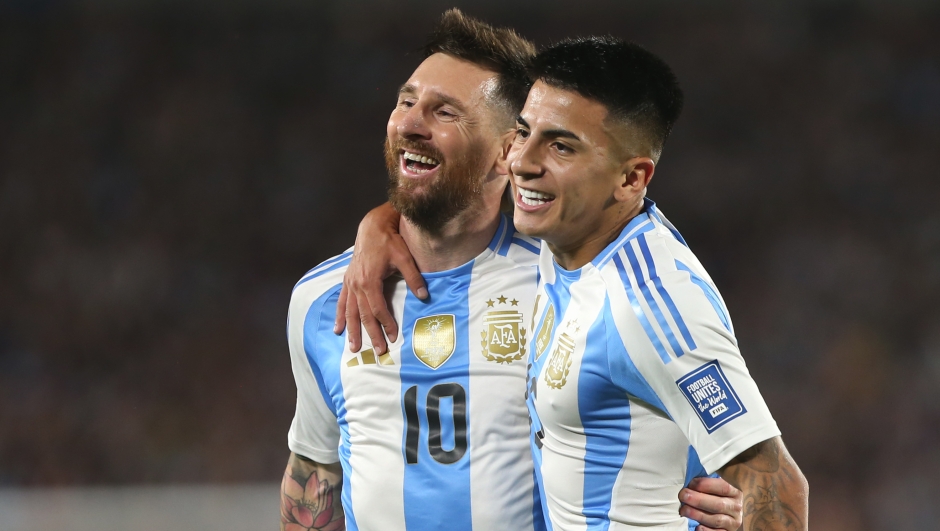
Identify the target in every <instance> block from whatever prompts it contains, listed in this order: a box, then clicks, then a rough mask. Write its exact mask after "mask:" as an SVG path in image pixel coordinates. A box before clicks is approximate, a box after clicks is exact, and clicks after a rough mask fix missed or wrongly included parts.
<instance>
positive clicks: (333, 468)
mask: <svg viewBox="0 0 940 531" xmlns="http://www.w3.org/2000/svg"><path fill="white" fill-rule="evenodd" d="M342 489H343V469H342V467H341V466H340V464H339V463H329V464H323V463H318V462H316V461H313V460H311V459H307V458H306V457H303V456H301V455H298V454H295V453H293V452H291V454H290V458H289V459H288V461H287V468H286V469H285V470H284V477H283V479H282V480H281V526H280V529H281V531H307V530H316V531H340V530H344V529H346V519H345V515H344V513H343V504H342V502H341V501H340V495H341V493H342Z"/></svg>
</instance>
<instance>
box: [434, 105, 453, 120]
mask: <svg viewBox="0 0 940 531" xmlns="http://www.w3.org/2000/svg"><path fill="white" fill-rule="evenodd" d="M437 115H438V116H440V117H441V119H443V120H453V119H454V118H456V117H457V113H456V112H454V111H453V109H449V108H447V107H442V108H440V109H438V110H437Z"/></svg>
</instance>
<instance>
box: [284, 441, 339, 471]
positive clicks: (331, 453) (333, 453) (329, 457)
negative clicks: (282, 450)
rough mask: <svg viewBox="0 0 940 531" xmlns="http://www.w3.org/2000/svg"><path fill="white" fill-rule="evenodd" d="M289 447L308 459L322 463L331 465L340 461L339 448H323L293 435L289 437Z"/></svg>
mask: <svg viewBox="0 0 940 531" xmlns="http://www.w3.org/2000/svg"><path fill="white" fill-rule="evenodd" d="M287 447H288V448H290V451H291V452H294V453H295V454H297V455H300V456H303V457H306V458H307V459H310V460H313V461H316V462H317V463H320V464H321V465H330V464H333V463H338V462H339V449H338V448H337V449H336V450H323V449H320V448H314V447H312V446H309V445H307V444H304V443H302V442H300V441H298V440H297V439H295V438H294V437H293V436H292V435H291V436H289V437H288V438H287Z"/></svg>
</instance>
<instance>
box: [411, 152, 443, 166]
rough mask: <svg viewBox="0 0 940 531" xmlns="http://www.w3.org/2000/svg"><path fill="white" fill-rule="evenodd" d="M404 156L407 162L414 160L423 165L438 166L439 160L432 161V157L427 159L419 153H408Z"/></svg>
mask: <svg viewBox="0 0 940 531" xmlns="http://www.w3.org/2000/svg"><path fill="white" fill-rule="evenodd" d="M402 156H403V157H404V158H405V160H413V161H415V162H420V163H422V164H432V165H435V166H436V165H437V164H438V162H437V160H435V159H432V158H431V157H425V156H424V155H418V154H417V153H411V152H410V151H406V152H405V154H404V155H402Z"/></svg>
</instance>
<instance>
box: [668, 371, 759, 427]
mask: <svg viewBox="0 0 940 531" xmlns="http://www.w3.org/2000/svg"><path fill="white" fill-rule="evenodd" d="M676 385H678V386H679V389H680V390H682V394H684V395H685V397H686V399H688V401H689V403H690V404H692V407H693V408H695V412H696V413H698V418H700V419H701V420H702V424H704V425H705V429H706V430H708V433H711V432H713V431H715V430H716V429H718V428H719V427H720V426H722V425H723V424H725V423H726V422H728V421H730V420H731V419H733V418H735V417H740V416H741V415H743V414H745V413H747V410H746V409H744V404H742V403H741V400H740V399H739V398H738V395H737V394H735V392H734V389H733V388H732V387H731V384H730V383H728V379H727V378H725V373H724V371H722V370H721V365H719V364H718V360H715V361H711V362H709V363H706V364H705V365H702V366H701V367H699V368H698V369H695V370H694V371H692V372H690V373H689V374H686V375H685V376H683V377H682V378H681V379H680V380H679V381H677V382H676Z"/></svg>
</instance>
